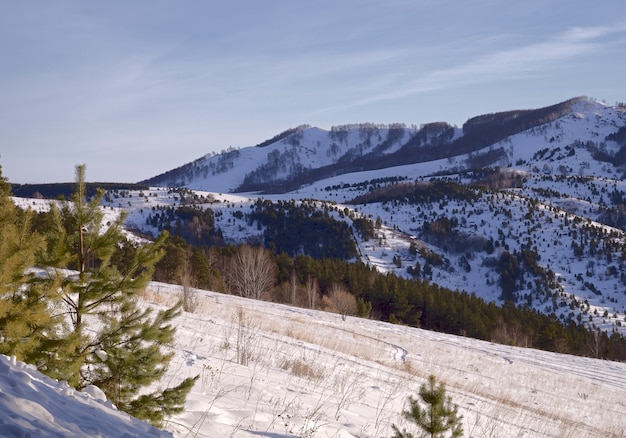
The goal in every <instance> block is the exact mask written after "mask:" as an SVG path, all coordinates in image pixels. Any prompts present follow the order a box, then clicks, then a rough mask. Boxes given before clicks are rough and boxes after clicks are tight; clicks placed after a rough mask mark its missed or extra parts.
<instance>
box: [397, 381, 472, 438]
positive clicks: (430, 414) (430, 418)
mask: <svg viewBox="0 0 626 438" xmlns="http://www.w3.org/2000/svg"><path fill="white" fill-rule="evenodd" d="M419 395H420V398H421V400H422V401H423V402H424V403H425V404H426V407H422V406H421V405H420V402H419V401H418V400H416V399H414V398H413V397H411V396H409V398H408V401H409V409H408V410H405V411H403V412H402V415H403V416H404V418H406V419H407V420H409V421H411V422H413V423H415V424H417V425H418V426H419V427H420V429H421V430H422V434H421V435H419V436H420V437H424V438H426V437H430V438H443V437H444V436H446V434H445V433H446V432H449V433H450V435H449V436H450V437H453V438H455V437H460V436H462V435H463V427H462V425H461V419H462V418H463V416H461V415H459V413H458V406H457V405H455V404H453V403H452V399H451V398H450V397H446V389H445V385H444V384H443V383H440V384H439V385H437V384H436V378H435V376H433V375H430V376H429V377H428V384H424V385H422V386H420V390H419ZM392 428H393V431H394V435H393V437H394V438H413V437H414V435H413V434H411V433H410V432H407V431H406V430H404V431H402V432H401V431H400V429H398V427H397V426H396V425H395V424H394V425H392Z"/></svg>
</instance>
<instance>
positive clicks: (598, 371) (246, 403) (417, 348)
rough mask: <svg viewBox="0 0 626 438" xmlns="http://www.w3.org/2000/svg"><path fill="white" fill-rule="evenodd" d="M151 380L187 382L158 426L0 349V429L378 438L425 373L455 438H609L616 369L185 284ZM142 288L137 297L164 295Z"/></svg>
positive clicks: (620, 408)
mask: <svg viewBox="0 0 626 438" xmlns="http://www.w3.org/2000/svg"><path fill="white" fill-rule="evenodd" d="M191 293H192V294H193V295H192V296H193V297H195V299H194V300H193V302H194V303H195V310H194V312H193V313H188V312H184V313H183V314H182V315H181V316H180V317H178V318H177V319H176V320H175V322H174V324H175V326H176V328H177V334H176V341H175V345H174V346H173V350H172V351H173V352H174V358H173V360H172V363H171V365H170V367H169V371H168V374H167V375H166V376H165V377H164V378H163V380H162V384H163V385H164V386H167V385H169V382H170V381H171V380H174V381H178V380H180V379H181V378H184V377H188V376H195V375H199V376H200V378H199V379H198V381H197V382H196V384H195V386H194V388H193V389H192V391H191V393H190V395H189V397H188V399H187V403H186V405H185V411H184V412H183V413H182V414H180V415H177V416H175V417H172V418H169V419H168V420H167V421H166V422H165V425H164V429H165V431H159V430H157V429H154V428H152V427H151V426H149V425H147V424H146V423H142V422H140V421H138V420H135V419H133V418H131V417H129V416H127V415H126V414H124V413H121V412H118V411H116V410H114V408H112V407H111V404H110V402H107V401H105V400H104V398H103V395H102V393H101V392H100V391H99V390H98V389H97V388H94V387H90V388H87V389H86V390H85V391H83V392H79V391H75V390H74V389H71V388H69V387H68V386H67V384H65V383H63V382H56V381H54V380H51V379H49V378H47V377H44V376H42V375H41V374H40V373H38V372H37V371H36V370H35V369H34V368H33V367H32V366H30V365H25V364H22V363H19V362H15V361H14V360H13V359H11V358H7V357H5V356H0V405H1V407H2V409H0V435H1V436H3V437H29V436H31V437H36V436H59V437H60V436H63V437H72V436H76V437H79V436H80V437H82V436H94V437H95V436H101V437H112V438H113V437H116V438H117V437H150V436H170V434H173V435H174V436H176V437H181V438H182V437H196V438H203V437H206V438H217V437H242V438H243V437H258V436H263V437H337V438H340V437H343V438H347V437H362V438H365V437H381V436H389V435H390V434H391V424H397V425H402V426H403V427H407V428H409V430H411V425H410V424H406V423H405V422H404V420H402V418H401V415H400V412H401V411H402V410H403V409H404V407H405V405H404V403H405V401H406V398H407V396H409V395H412V396H416V394H417V391H418V390H419V387H420V385H421V384H423V383H425V381H426V379H427V377H428V376H429V375H430V374H433V375H435V376H436V378H437V379H438V380H440V381H442V382H444V383H445V384H446V389H447V393H448V395H450V396H451V397H452V401H453V402H454V403H455V404H457V405H458V406H459V412H460V414H462V415H463V420H462V424H463V429H464V432H465V434H464V436H472V437H511V436H525V437H538V436H541V437H564V436H567V437H570V438H578V437H581V438H582V437H585V438H600V437H602V438H618V437H623V436H624V435H625V434H626V422H625V421H624V418H626V403H625V401H624V393H626V364H623V363H617V362H610V361H601V360H595V359H589V358H581V357H574V356H568V355H560V354H555V353H548V352H542V351H538V350H533V349H523V348H516V347H509V346H504V345H499V344H493V343H489V342H483V341H476V340H472V339H468V338H463V337H458V336H452V335H445V334H441V333H436V332H429V331H424V330H421V329H415V328H410V327H405V326H398V325H392V324H388V323H383V322H378V321H373V320H364V319H358V318H351V317H349V318H348V319H347V320H345V321H344V320H343V319H342V318H341V316H340V315H337V314H330V313H324V312H319V311H314V310H308V309H301V308H293V307H287V306H283V305H278V304H271V303H266V302H262V301H254V300H249V299H244V298H239V297H234V296H230V295H224V294H219V293H214V292H207V291H200V290H192V291H191ZM181 294H182V290H181V288H179V287H177V286H171V285H167V284H163V283H152V284H151V285H150V287H149V288H148V290H147V291H146V293H145V295H144V296H143V297H142V299H141V301H140V303H141V305H142V306H152V307H156V308H160V306H166V305H170V304H172V303H173V302H174V301H175V300H177V299H178V298H179V297H180V296H181Z"/></svg>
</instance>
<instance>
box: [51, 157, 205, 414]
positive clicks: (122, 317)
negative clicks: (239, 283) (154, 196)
mask: <svg viewBox="0 0 626 438" xmlns="http://www.w3.org/2000/svg"><path fill="white" fill-rule="evenodd" d="M84 174H85V168H84V166H77V167H76V180H77V191H76V193H75V194H74V195H73V197H72V203H71V204H67V205H66V206H65V207H64V208H62V209H61V211H57V210H54V209H53V212H52V213H53V218H54V223H55V224H56V227H55V229H54V230H53V231H52V233H51V235H50V237H49V239H48V247H49V251H48V255H49V259H48V260H47V263H48V265H50V266H56V267H57V268H69V269H72V270H74V271H75V272H76V274H70V275H68V274H67V273H66V272H65V271H62V270H59V269H57V270H53V271H51V275H50V279H51V281H54V282H56V283H60V287H59V288H58V291H59V292H58V294H59V295H60V297H61V299H62V301H63V302H64V307H65V312H66V314H67V315H68V319H69V320H70V324H69V329H68V331H67V334H66V336H67V339H71V340H72V341H73V344H74V345H75V346H74V348H73V350H72V351H70V352H69V353H68V354H67V355H55V356H54V357H51V358H50V360H49V363H48V364H47V366H46V372H47V373H48V374H50V375H52V376H53V377H56V378H61V379H64V380H67V381H68V382H69V383H70V384H71V385H73V386H76V387H79V388H83V387H86V386H88V385H95V386H97V387H99V388H100V389H102V390H103V391H104V393H105V394H106V395H107V397H108V398H109V399H110V400H111V401H112V402H113V403H115V404H116V405H117V407H118V408H119V409H120V410H122V411H125V412H128V413H129V414H131V415H134V416H136V417H138V418H141V419H144V420H149V421H151V422H152V423H153V424H155V425H158V424H159V423H160V422H161V421H162V420H163V419H164V417H165V416H167V415H171V414H173V413H176V412H180V411H182V408H183V405H184V401H185V398H186V395H187V394H188V393H189V391H190V390H191V388H192V386H193V383H194V382H195V380H196V379H197V377H195V378H188V379H185V380H184V381H183V382H182V383H180V384H179V385H178V386H176V387H175V388H169V389H165V390H163V391H156V392H154V393H148V394H146V393H145V391H142V389H143V388H146V387H148V386H149V385H151V384H152V383H154V382H156V381H158V380H159V379H160V378H162V377H163V375H164V374H165V372H166V371H167V367H168V364H169V361H170V359H171V357H172V354H171V353H166V352H164V351H163V348H162V347H163V346H166V345H170V344H171V343H172V342H173V340H174V332H175V328H174V327H172V325H171V324H170V323H171V321H172V320H173V319H174V318H175V317H176V316H178V315H179V314H180V311H181V310H180V309H181V305H182V304H181V303H178V304H177V305H176V306H174V307H172V308H170V309H166V310H161V311H159V312H156V314H154V313H155V312H153V310H152V309H151V308H141V307H140V306H138V300H137V298H138V294H139V293H140V292H142V291H143V290H144V289H145V287H146V286H147V284H148V282H149V281H150V280H151V278H152V274H153V272H154V267H155V265H156V263H157V262H158V261H159V259H160V258H161V255H162V251H161V246H162V244H163V241H164V239H165V237H166V236H165V235H162V236H161V237H160V238H159V239H157V241H156V242H154V243H152V244H146V245H141V246H138V247H137V248H136V250H135V251H133V252H132V257H131V258H130V260H125V262H124V266H118V265H117V264H116V263H115V262H114V259H113V258H112V256H113V254H114V252H115V250H116V248H118V247H119V245H120V244H121V243H122V242H124V241H125V237H124V236H123V234H122V222H123V220H124V216H123V215H122V216H120V217H118V218H117V219H116V220H114V221H113V222H112V223H105V221H104V215H103V213H102V210H101V208H100V202H101V200H102V197H103V195H104V193H103V192H102V191H99V192H98V194H97V195H96V196H95V197H93V198H92V199H91V200H88V199H87V195H86V187H85V179H84V178H85V175H84ZM95 321H98V323H97V324H94V322H95ZM140 393H143V394H142V395H140Z"/></svg>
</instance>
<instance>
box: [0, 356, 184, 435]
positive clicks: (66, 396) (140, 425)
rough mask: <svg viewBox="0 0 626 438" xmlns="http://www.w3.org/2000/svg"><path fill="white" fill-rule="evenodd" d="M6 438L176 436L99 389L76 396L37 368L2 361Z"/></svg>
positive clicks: (1, 419)
mask: <svg viewBox="0 0 626 438" xmlns="http://www.w3.org/2000/svg"><path fill="white" fill-rule="evenodd" d="M0 436H2V437H4V438H28V437H33V438H35V437H63V438H69V437H76V438H83V437H110V438H122V437H125V438H131V437H137V438H143V437H168V436H172V433H171V432H166V431H162V430H159V429H157V428H155V427H153V426H151V425H149V424H147V423H144V422H142V421H139V420H137V419H136V418H133V417H131V416H129V415H128V414H126V413H124V412H119V411H117V410H115V409H114V407H113V406H112V404H111V402H110V401H107V400H106V396H105V395H104V393H103V392H102V391H101V390H100V389H98V388H96V387H95V386H89V387H87V388H85V390H83V391H76V390H75V389H73V388H70V387H69V386H68V384H67V382H57V381H56V380H52V379H50V378H49V377H46V376H44V375H43V374H41V373H40V372H39V371H37V370H36V369H35V367H33V366H32V365H27V364H24V363H22V362H18V361H16V360H15V357H7V356H4V355H0Z"/></svg>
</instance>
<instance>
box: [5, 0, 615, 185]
mask: <svg viewBox="0 0 626 438" xmlns="http://www.w3.org/2000/svg"><path fill="white" fill-rule="evenodd" d="M0 5H1V6H2V8H1V11H2V13H1V14H0V165H1V166H2V174H3V176H4V177H5V178H8V179H9V181H10V182H13V183H51V182H67V181H72V180H73V179H74V166H75V165H76V164H85V165H86V166H87V173H86V177H87V180H88V181H115V182H137V181H140V180H143V179H147V178H150V177H152V176H155V175H158V174H160V173H163V172H165V171H168V170H171V169H173V168H175V167H178V166H180V165H183V164H185V163H188V162H191V161H193V160H195V159H197V158H200V157H202V156H204V155H205V154H208V153H212V152H215V153H219V152H220V151H222V150H224V149H227V148H229V147H235V148H241V147H247V146H254V145H256V144H258V143H261V142H262V141H264V140H266V139H269V138H271V137H273V136H274V135H276V134H279V133H280V132H282V131H284V130H286V129H289V128H293V127H296V126H298V125H301V124H309V125H312V126H317V127H320V128H323V129H330V128H331V127H332V126H335V125H342V124H347V123H362V122H372V123H397V122H399V123H406V124H407V125H411V124H416V125H418V126H419V125H421V124H423V123H429V122H434V121H446V122H448V123H451V124H454V125H457V126H461V125H462V124H463V122H464V121H465V120H467V119H468V118H470V117H473V116H476V115H480V114H484V113H490V112H498V111H506V110H512V109H527V108H539V107H542V106H546V105H552V104H555V103H558V102H561V101H564V100H566V99H569V98H571V97H575V96H582V95H585V96H589V97H593V98H596V99H598V100H600V101H606V102H607V103H609V104H614V103H615V102H624V101H626V81H624V71H626V56H625V54H626V7H624V3H623V0H604V1H602V2H589V1H588V0H587V1H581V0H569V1H567V2H565V1H556V0H528V1H524V2H506V1H504V0H498V1H496V0H466V1H463V2H459V1H454V0H450V1H446V0H386V1H384V2H382V1H374V0H342V1H339V2H338V1H330V0H314V1H308V2H303V1H290V0H265V1H263V2H259V1H256V0H233V1H229V2H217V1H204V0H189V1H184V2H179V1H173V0H170V1H165V0H150V1H148V0H135V1H133V2H127V1H122V0H111V1H106V2H103V1H97V0H58V1H55V2H50V1H48V0H24V1H20V2H11V1H8V0H4V1H1V2H0Z"/></svg>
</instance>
